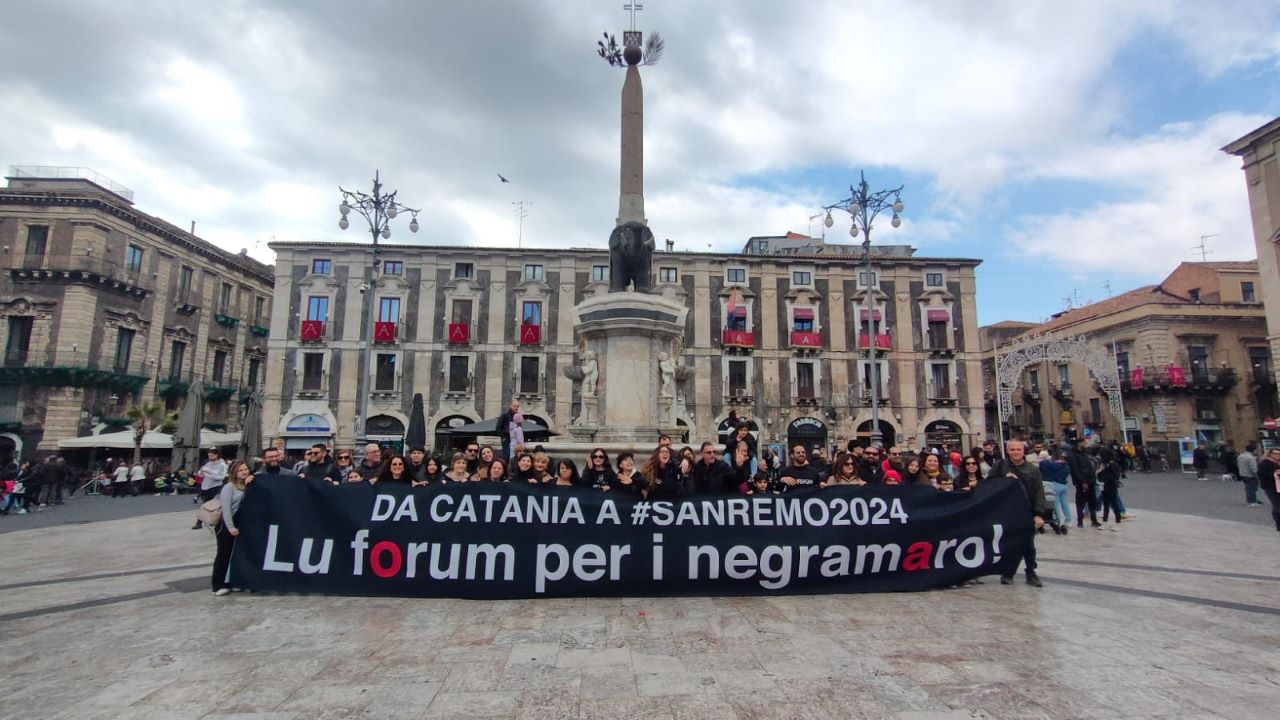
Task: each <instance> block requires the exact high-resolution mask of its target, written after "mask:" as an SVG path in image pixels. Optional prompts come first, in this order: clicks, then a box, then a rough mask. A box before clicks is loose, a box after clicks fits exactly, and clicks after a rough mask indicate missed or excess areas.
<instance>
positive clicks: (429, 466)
mask: <svg viewBox="0 0 1280 720" xmlns="http://www.w3.org/2000/svg"><path fill="white" fill-rule="evenodd" d="M440 474H441V473H440V461H439V460H437V459H436V458H435V456H434V455H433V456H431V457H429V458H427V461H426V462H425V463H423V464H422V474H421V476H419V477H414V479H413V486H414V487H422V486H423V485H433V484H435V483H438V482H440Z"/></svg>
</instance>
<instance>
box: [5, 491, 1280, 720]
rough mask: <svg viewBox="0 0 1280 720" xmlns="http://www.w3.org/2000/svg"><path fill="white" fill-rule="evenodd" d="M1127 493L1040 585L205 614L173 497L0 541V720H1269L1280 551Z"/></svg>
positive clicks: (244, 601)
mask: <svg viewBox="0 0 1280 720" xmlns="http://www.w3.org/2000/svg"><path fill="white" fill-rule="evenodd" d="M1191 482H1192V483H1194V482H1195V481H1194V480H1192V481H1191ZM1140 485H1141V482H1135V483H1133V485H1132V486H1131V490H1132V492H1131V499H1129V504H1130V507H1131V509H1132V510H1133V512H1134V513H1135V514H1136V515H1137V516H1138V519H1137V520H1135V521H1134V522H1132V523H1128V524H1125V525H1123V526H1122V528H1121V530H1120V531H1119V532H1110V531H1097V530H1088V529H1086V530H1074V529H1073V530H1072V531H1071V533H1070V534H1069V535H1067V536H1065V537H1057V536H1053V535H1044V536H1040V538H1039V540H1038V547H1039V551H1040V556H1041V573H1042V575H1043V576H1044V578H1045V581H1046V587H1045V588H1044V589H1043V590H1036V589H1033V588H1030V587H1028V586H1026V585H1024V584H1022V583H1021V582H1019V583H1018V584H1016V585H1015V586H1013V587H1003V586H1001V585H1000V584H999V583H998V582H995V581H994V578H992V579H989V580H988V581H987V582H986V583H985V584H983V585H979V586H976V587H974V588H970V589H964V590H949V591H938V592H931V593H913V594H905V593H904V594H880V595H826V596H778V597H767V598H733V597H728V598H726V597H714V598H619V599H580V600H536V601H535V600H525V601H501V602H475V601H462V600H410V599H368V598H340V597H318V596H296V595H259V594H233V595H230V596H227V597H222V598H220V597H215V596H213V595H212V594H211V593H210V592H209V580H208V563H209V562H210V560H211V556H212V553H213V548H212V540H211V537H210V536H209V534H208V533H206V532H192V531H189V530H187V529H186V528H187V527H189V525H190V517H191V514H190V506H189V501H183V502H186V503H188V505H186V506H185V507H184V511H183V512H170V513H161V514H146V515H140V516H137V517H131V518H127V519H121V520H109V521H101V522H93V523H89V524H75V525H65V524H60V525H57V526H54V527H45V528H36V529H28V530H17V531H14V532H11V533H8V534H6V535H5V536H4V538H3V541H2V542H0V547H3V549H4V567H5V570H4V576H3V579H2V580H0V677H3V678H4V680H5V691H4V692H3V693H0V717H4V718H9V719H15V718H45V717H57V718H76V719H81V718H113V719H114V718H264V719H266V718H340V717H366V718H401V717H403V718H437V717H439V718H450V717H501V718H608V720H619V719H621V718H825V717H839V718H884V717H887V718H900V719H903V720H907V719H915V720H926V719H929V718H1011V719H1012V718H1018V719H1021V718H1179V719H1185V718H1199V717H1206V718H1207V717H1227V718H1251V719H1252V718H1265V717H1274V716H1275V705H1276V700H1277V699H1280V592H1278V591H1280V552H1277V551H1278V550H1280V533H1276V532H1275V531H1274V530H1272V529H1270V528H1268V527H1264V526H1259V525H1255V524H1246V523H1240V522H1232V521H1227V520H1219V519H1212V518H1205V517H1196V516H1194V515H1189V514H1173V513H1167V512H1161V511H1159V510H1156V509H1150V508H1148V507H1147V506H1145V505H1142V504H1139V502H1138V501H1137V499H1138V498H1142V499H1143V500H1144V501H1145V496H1144V494H1143V493H1144V491H1143V490H1141V489H1140ZM1206 485H1212V486H1213V490H1212V492H1217V490H1218V484H1206ZM1222 485H1223V486H1225V485H1226V484H1222ZM1204 492H1206V493H1207V492H1210V489H1209V488H1207V487H1206V488H1205V489H1204ZM177 500H182V499H181V498H178V499H177ZM89 502H94V501H93V500H90V501H89ZM97 502H102V501H101V500H99V501H97ZM106 502H110V501H109V500H108V501H106ZM119 502H120V503H126V502H129V501H128V500H121V501H119ZM1242 510H1243V508H1242ZM1252 512H1261V513H1263V514H1265V513H1266V511H1265V510H1262V511H1252ZM8 519H11V518H0V520H8Z"/></svg>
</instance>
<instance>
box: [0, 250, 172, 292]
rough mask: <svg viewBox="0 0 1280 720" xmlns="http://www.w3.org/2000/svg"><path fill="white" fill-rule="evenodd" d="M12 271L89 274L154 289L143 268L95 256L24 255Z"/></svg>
mask: <svg viewBox="0 0 1280 720" xmlns="http://www.w3.org/2000/svg"><path fill="white" fill-rule="evenodd" d="M11 269H13V270H47V271H50V272H77V273H89V274H92V275H97V276H99V277H103V278H107V279H110V280H118V281H120V282H126V283H129V284H131V285H136V286H138V287H143V288H147V289H150V288H152V287H154V283H153V282H152V281H151V277H150V276H149V275H147V274H146V273H144V272H143V271H142V268H141V266H135V265H127V264H125V263H122V262H117V261H115V260H109V259H106V258H101V257H97V256H94V255H75V254H72V255H64V254H57V255H50V254H48V253H45V254H41V255H23V256H21V257H19V258H17V259H16V260H15V262H14V264H13V265H12V266H11Z"/></svg>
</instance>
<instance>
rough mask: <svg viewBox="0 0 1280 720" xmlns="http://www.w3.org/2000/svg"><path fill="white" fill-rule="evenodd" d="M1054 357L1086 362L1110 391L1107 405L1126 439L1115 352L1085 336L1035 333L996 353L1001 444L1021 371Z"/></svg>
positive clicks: (1108, 391) (1106, 391) (1127, 435)
mask: <svg viewBox="0 0 1280 720" xmlns="http://www.w3.org/2000/svg"><path fill="white" fill-rule="evenodd" d="M1046 360H1053V361H1058V362H1078V363H1080V364H1082V365H1084V366H1085V367H1086V368H1087V369H1088V370H1089V374H1090V375H1093V379H1094V380H1096V381H1097V383H1098V386H1099V387H1101V388H1102V391H1103V392H1104V393H1106V394H1107V406H1108V407H1109V408H1110V409H1111V414H1112V415H1114V416H1115V417H1116V421H1117V422H1119V423H1120V432H1121V433H1122V434H1123V435H1124V441H1125V442H1126V443H1127V442H1129V430H1128V428H1126V427H1125V425H1124V398H1123V397H1122V396H1121V394H1120V370H1119V368H1118V367H1117V366H1116V356H1115V353H1114V352H1107V350H1106V348H1104V347H1102V346H1100V345H1097V344H1095V343H1091V342H1089V341H1088V340H1086V339H1085V338H1083V337H1066V338H1056V337H1052V336H1036V337H1030V338H1027V339H1025V340H1021V341H1017V342H1015V344H1014V346H1013V348H1012V349H1010V350H1009V351H1008V352H1005V353H1004V354H997V355H996V403H997V405H996V407H997V411H996V412H997V415H998V417H997V418H996V423H997V424H998V425H999V427H1000V444H1001V445H1004V439H1005V438H1004V423H1005V421H1007V420H1008V419H1009V416H1010V415H1012V414H1013V391H1014V390H1017V389H1018V386H1019V385H1020V384H1021V383H1022V371H1023V370H1024V369H1025V368H1026V367H1027V366H1029V365H1035V364H1037V363H1041V362H1044V361H1046Z"/></svg>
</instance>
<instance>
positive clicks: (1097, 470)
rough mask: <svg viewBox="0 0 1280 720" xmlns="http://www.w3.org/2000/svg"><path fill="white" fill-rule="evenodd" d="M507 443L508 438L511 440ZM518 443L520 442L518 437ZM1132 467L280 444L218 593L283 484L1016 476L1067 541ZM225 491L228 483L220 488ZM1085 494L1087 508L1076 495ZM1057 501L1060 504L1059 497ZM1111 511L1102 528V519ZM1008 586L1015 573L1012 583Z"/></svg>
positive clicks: (953, 484) (845, 455)
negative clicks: (274, 488)
mask: <svg viewBox="0 0 1280 720" xmlns="http://www.w3.org/2000/svg"><path fill="white" fill-rule="evenodd" d="M503 439H504V440H505V439H506V438H503ZM517 440H518V435H517ZM1126 467H1127V464H1126V463H1124V462H1122V461H1121V459H1120V458H1119V457H1118V455H1117V453H1116V452H1115V451H1114V450H1113V449H1112V448H1109V447H1104V446H1093V447H1085V446H1084V444H1083V443H1081V444H1080V445H1079V446H1070V447H1065V448H1046V447H1045V446H1044V445H1042V444H1035V445H1034V446H1033V447H1030V448H1029V447H1027V445H1026V444H1025V443H1024V442H1023V441H1021V440H1012V441H1009V442H1008V443H1007V444H1006V448H1005V452H1004V453H1001V452H1000V451H999V450H998V449H997V446H996V444H995V443H994V442H991V441H988V442H986V443H983V444H982V445H980V446H977V447H975V448H973V449H972V451H970V452H969V453H967V454H963V453H961V452H960V451H959V449H956V448H951V447H948V446H943V447H940V448H932V449H930V448H925V449H922V450H921V451H920V452H908V451H904V450H902V449H900V448H898V447H890V448H879V447H874V446H872V447H862V446H859V445H857V444H856V443H850V444H849V445H848V446H847V447H846V448H844V449H841V450H839V451H838V452H835V453H834V457H832V458H830V459H829V458H828V452H827V450H825V449H823V448H809V447H806V446H804V445H795V446H794V447H792V448H790V449H789V450H788V451H787V452H786V457H780V456H779V454H778V453H775V452H774V451H773V450H771V449H770V448H767V447H766V448H763V449H760V448H758V447H757V443H756V440H755V438H754V437H753V436H752V435H751V433H750V431H749V428H748V427H747V425H746V424H745V423H744V424H742V425H740V426H739V427H738V428H736V429H735V430H734V431H733V432H732V433H730V435H729V436H728V438H727V440H726V442H724V443H723V446H720V445H716V444H714V443H711V442H704V443H702V444H701V445H699V446H698V447H697V448H696V449H695V448H694V447H692V446H685V445H677V444H675V443H673V442H672V440H671V438H670V437H668V436H665V435H663V436H661V437H660V438H659V440H658V444H657V446H656V447H655V448H654V449H653V451H652V452H650V453H648V454H646V455H642V456H640V457H637V456H636V455H635V454H634V453H631V452H621V453H617V454H616V455H614V456H612V457H611V456H610V454H609V453H608V452H607V451H606V450H605V449H604V448H595V449H593V450H591V451H590V452H589V453H588V454H587V456H586V458H585V459H583V461H582V463H581V464H579V462H578V461H577V460H575V459H574V458H571V457H559V458H553V457H552V456H551V455H550V454H549V453H548V452H546V451H545V450H544V449H543V448H542V447H541V446H536V445H535V446H530V445H528V444H527V443H523V442H518V441H517V442H515V443H513V444H512V445H511V447H510V448H503V447H501V446H499V447H495V446H491V445H482V444H480V443H477V442H471V443H468V444H466V446H465V447H464V448H463V449H462V450H461V451H460V452H457V453H454V454H453V455H451V456H449V457H448V458H441V457H438V456H434V455H430V454H428V453H427V451H426V449H425V448H423V447H420V446H418V447H410V448H409V451H408V453H406V454H404V455H401V454H399V453H397V452H394V451H392V450H389V449H387V448H384V447H382V446H380V445H378V444H377V443H369V444H368V445H365V446H364V447H363V449H362V450H361V451H360V452H359V454H358V456H357V453H355V452H353V451H350V450H346V449H339V450H337V451H336V452H333V451H331V450H330V448H329V447H328V446H327V445H326V444H324V443H316V444H315V445H313V446H312V447H311V448H309V449H307V450H306V452H305V454H304V457H303V459H302V460H300V461H298V462H297V463H294V464H293V465H292V466H291V467H290V466H286V464H285V461H284V457H283V454H282V453H281V451H280V450H278V449H275V448H270V449H268V450H267V451H266V452H264V454H263V458H262V461H261V464H260V465H259V466H258V467H257V468H256V471H255V469H253V468H250V467H248V466H243V465H241V464H233V465H232V466H231V468H229V469H228V470H227V473H226V475H225V477H228V478H236V475H237V473H239V474H241V475H243V476H244V477H242V478H236V480H237V482H228V483H226V484H224V485H222V489H221V492H222V506H223V520H222V523H221V524H220V526H219V527H218V528H217V533H218V537H219V541H218V560H217V562H216V563H215V570H214V578H213V589H214V591H215V592H216V593H218V594H220V595H225V594H227V593H228V592H230V591H231V588H229V587H227V584H226V561H227V560H228V559H229V558H230V553H231V547H232V546H233V544H234V539H233V538H234V536H235V535H236V534H238V533H237V532H235V531H234V528H235V521H236V515H237V513H238V509H239V504H240V498H241V497H242V493H243V487H244V485H245V484H247V483H250V482H254V481H255V480H262V479H270V478H273V477H284V476H289V477H293V476H296V477H301V478H305V479H308V480H312V481H317V482H325V483H330V484H333V485H344V484H351V483H369V484H379V483H396V484H403V485H405V486H409V487H420V486H426V485H433V484H446V483H467V482H514V483H524V484H528V485H534V486H538V487H546V488H554V487H564V486H569V487H579V488H586V489H594V490H598V491H601V492H608V493H620V494H622V495H626V496H632V497H636V498H643V499H646V500H663V499H667V500H675V499H681V498H694V497H698V496H707V495H724V494H743V495H754V494H781V493H792V492H797V491H802V490H818V489H821V488H826V487H830V486H835V485H919V486H927V487H931V488H933V489H935V490H937V491H939V492H972V491H974V490H975V489H976V488H977V487H978V486H979V485H981V484H982V483H983V482H985V481H986V480H987V479H988V478H992V477H1011V478H1014V479H1016V480H1018V481H1019V483H1020V484H1021V487H1022V488H1023V489H1024V491H1025V492H1026V494H1027V497H1028V500H1029V505H1030V507H1031V511H1032V515H1033V522H1034V523H1035V526H1036V528H1037V530H1039V531H1040V532H1046V528H1047V529H1052V530H1053V531H1054V532H1055V533H1059V534H1066V533H1067V532H1068V530H1069V527H1070V525H1071V523H1072V521H1073V520H1074V522H1075V524H1076V527H1078V528H1082V527H1084V521H1085V518H1086V517H1087V518H1088V520H1089V523H1090V527H1093V528H1099V529H1101V528H1103V527H1105V526H1107V525H1108V524H1109V527H1110V528H1111V529H1112V530H1117V529H1118V528H1119V525H1120V523H1121V522H1122V521H1123V520H1124V519H1126V517H1127V516H1126V514H1125V509H1124V505H1123V502H1122V500H1121V499H1120V493H1119V489H1120V479H1121V478H1122V477H1123V476H1124V472H1125V469H1126ZM219 483H221V481H219ZM1072 486H1074V488H1075V493H1074V494H1075V503H1076V508H1075V512H1074V513H1073V512H1072V509H1071V506H1070V497H1069V495H1070V492H1069V488H1070V487H1072ZM1049 498H1052V500H1050V499H1049ZM1099 514H1100V515H1101V520H1099ZM1024 561H1025V566H1026V568H1025V569H1026V580H1027V582H1028V583H1029V584H1031V585H1033V586H1036V587H1041V586H1042V582H1041V581H1040V579H1039V577H1038V576H1037V574H1036V563H1035V552H1034V546H1033V547H1032V549H1031V551H1030V552H1029V553H1028V555H1027V556H1026V557H1025V558H1024ZM1001 581H1002V582H1003V583H1005V584H1008V583H1011V582H1012V575H1009V576H1005V577H1002V578H1001Z"/></svg>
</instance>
